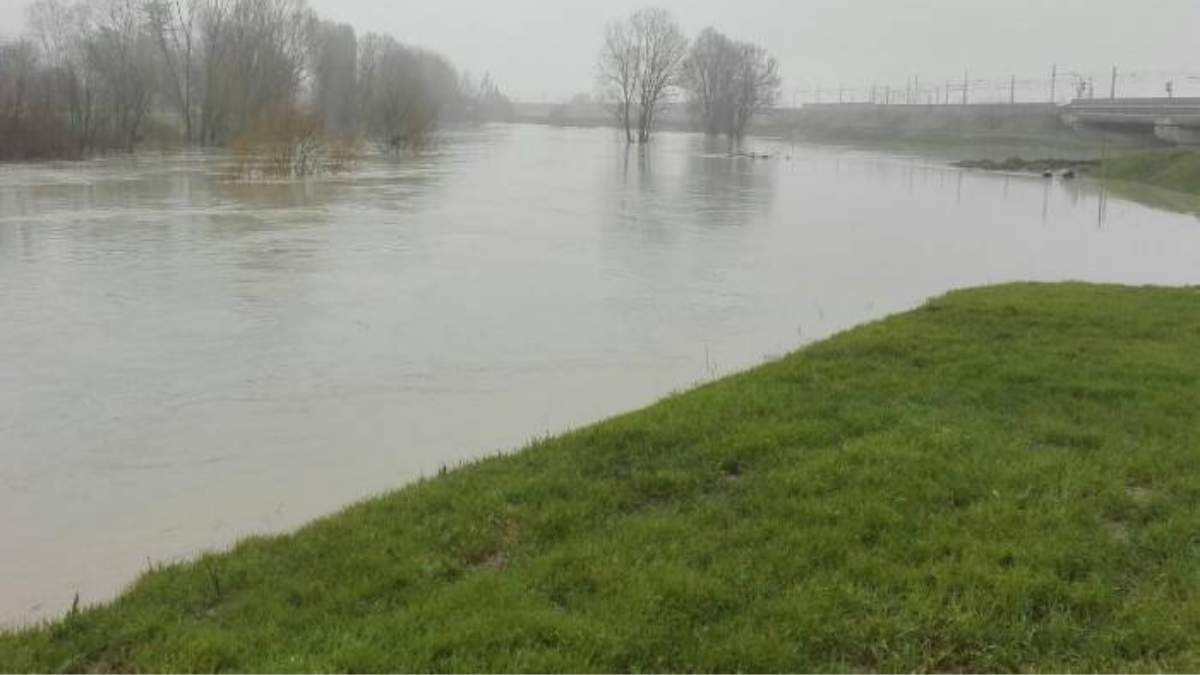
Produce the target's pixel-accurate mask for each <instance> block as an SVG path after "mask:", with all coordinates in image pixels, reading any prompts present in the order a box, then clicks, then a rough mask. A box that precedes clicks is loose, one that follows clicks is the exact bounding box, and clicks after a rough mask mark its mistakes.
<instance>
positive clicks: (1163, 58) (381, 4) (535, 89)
mask: <svg viewBox="0 0 1200 675" xmlns="http://www.w3.org/2000/svg"><path fill="white" fill-rule="evenodd" d="M309 1H310V3H311V4H312V6H313V7H314V8H316V9H317V11H318V12H320V13H321V14H322V15H323V16H325V17H326V18H330V19H334V20H338V21H343V22H347V23H350V24H352V25H354V26H355V27H356V28H357V29H358V30H360V31H368V30H371V31H383V32H388V33H391V34H393V35H395V36H396V37H397V38H399V39H401V40H403V41H406V42H410V43H414V44H419V45H422V46H425V47H429V48H432V49H436V50H438V51H440V52H442V53H444V54H445V55H446V56H448V57H450V58H451V59H452V60H453V61H454V62H455V63H456V64H458V65H459V66H460V67H461V68H463V69H465V70H469V71H471V72H472V73H475V74H482V73H483V72H490V73H492V75H493V77H494V78H495V79H496V80H497V81H498V82H499V83H500V84H501V86H502V87H503V88H504V89H505V90H506V91H507V92H509V93H510V94H512V95H514V96H515V97H517V98H519V99H521V100H541V99H548V100H556V99H562V98H565V97H567V96H569V95H570V94H572V93H574V92H578V91H588V90H591V89H592V85H593V80H594V64H595V57H596V52H597V51H598V49H599V47H600V41H601V35H602V30H603V26H604V24H605V23H606V22H608V21H611V20H613V19H617V18H620V17H622V16H624V15H626V14H628V13H629V12H631V11H633V10H635V9H638V8H640V7H644V6H647V5H649V4H654V5H657V6H660V7H664V8H666V9H668V10H670V11H671V12H673V13H674V14H675V16H676V17H677V18H678V19H679V21H680V23H681V24H682V25H683V26H684V28H685V30H687V32H688V33H689V34H695V33H696V32H698V31H699V30H700V29H702V28H704V27H705V26H709V25H713V26H716V27H718V28H719V29H721V30H723V31H724V32H726V33H728V34H730V35H732V36H734V37H738V38H741V39H749V40H754V41H757V42H760V43H762V44H763V45H765V46H766V47H767V48H768V49H770V50H771V51H772V52H773V53H775V54H776V55H777V56H778V57H779V59H780V61H781V64H782V68H783V73H784V77H785V98H786V99H791V98H792V97H793V96H796V97H797V98H801V99H811V98H812V97H813V95H814V90H815V87H816V86H817V85H820V86H821V87H823V88H824V91H823V94H822V95H823V98H824V99H825V100H830V99H835V98H836V97H837V91H836V90H837V88H838V87H839V85H845V86H846V87H847V88H848V89H851V88H858V89H859V90H860V91H861V90H862V89H865V88H866V87H869V85H870V84H871V83H872V82H878V83H880V84H881V85H882V84H884V83H889V84H892V85H893V86H900V87H902V86H904V83H905V82H906V81H908V80H909V79H910V78H912V77H913V76H920V77H921V78H922V82H925V83H929V84H930V86H933V84H932V83H939V84H940V83H942V82H944V81H945V80H947V79H950V78H953V79H955V80H956V81H961V80H962V77H963V69H964V67H969V68H970V70H971V73H972V78H976V77H978V78H983V79H986V80H988V83H987V84H983V83H979V84H978V85H977V88H978V89H979V92H980V93H979V94H978V95H979V96H980V97H981V98H982V97H984V96H1001V95H1002V94H1001V93H1000V91H999V87H1000V83H1001V82H1002V81H1007V79H1008V77H1009V75H1014V74H1015V75H1017V76H1018V77H1020V78H1021V80H1022V85H1021V89H1022V92H1023V96H1028V97H1034V96H1037V95H1039V92H1041V91H1043V90H1045V89H1047V88H1048V85H1047V84H1046V82H1044V80H1047V79H1048V78H1049V71H1050V69H1051V66H1052V65H1053V64H1056V63H1057V64H1060V67H1061V69H1062V71H1063V73H1064V79H1069V76H1067V75H1065V73H1069V72H1071V71H1076V72H1086V73H1087V74H1090V75H1094V76H1096V78H1097V83H1096V88H1097V90H1098V91H1100V92H1103V93H1105V94H1107V91H1108V74H1107V73H1108V72H1109V69H1110V67H1111V66H1112V65H1114V64H1115V65H1118V66H1120V67H1121V73H1122V78H1121V86H1122V92H1121V93H1147V94H1158V93H1161V92H1162V90H1163V86H1164V84H1165V81H1166V79H1167V78H1168V77H1172V78H1174V79H1176V81H1177V82H1176V84H1177V87H1178V91H1179V92H1180V93H1181V94H1184V95H1195V96H1200V79H1188V77H1187V76H1188V75H1189V74H1194V75H1196V76H1200V40H1198V39H1197V37H1198V35H1200V0H916V1H911V2H902V1H900V0H740V1H738V0H659V1H658V2H655V3H647V2H644V1H639V0H390V1H386V2H385V1H383V0H309ZM25 5H26V1H25V0H0V32H3V33H7V34H12V33H16V32H19V30H20V24H21V17H22V15H23V7H24V6H25ZM1060 91H1061V90H1060Z"/></svg>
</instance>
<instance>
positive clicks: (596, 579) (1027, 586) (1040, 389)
mask: <svg viewBox="0 0 1200 675" xmlns="http://www.w3.org/2000/svg"><path fill="white" fill-rule="evenodd" d="M1198 406H1200V290H1198V289H1176V290H1167V289H1130V288H1120V287H1097V286H1086V285H1076V284H1067V285H1032V284H1022V285H1011V286H1003V287H995V288H989V289H983V290H972V291H964V292H957V293H952V294H950V295H948V296H946V297H944V298H941V299H938V300H935V301H932V302H930V303H929V304H927V305H926V306H925V307H922V308H921V309H919V310H916V311H913V312H911V313H908V314H904V315H901V316H897V317H894V318H891V319H888V320H886V321H883V322H879V323H875V324H872V325H868V326H864V327H862V328H858V329H856V330H853V331H850V332H848V333H846V334H843V335H841V336H839V337H836V338H834V339H832V340H829V341H826V342H824V343H821V344H818V345H816V346H813V347H811V348H808V349H805V350H803V351H801V352H799V353H797V354H794V355H792V356H789V357H787V358H784V359H782V360H780V361H778V362H774V363H771V364H769V365H766V366H763V367H761V368H758V369H756V370H753V371H751V372H747V373H745V374H741V375H737V376H735V377H731V378H728V379H726V380H723V381H720V382H717V383H715V384H712V385H708V386H705V387H702V388H700V389H697V390H695V391H692V392H689V393H686V394H683V395H680V396H677V397H673V398H670V399H668V400H665V401H663V402H662V403H660V404H658V405H655V406H653V407H651V408H649V409H646V410H643V411H641V412H637V413H633V414H630V415H627V416H624V417H620V418H617V419H613V420H610V421H607V422H604V423H602V424H599V425H596V426H594V427H590V428H587V429H584V430H581V431H578V432H575V433H571V434H567V435H564V436H561V437H558V438H555V439H552V440H548V441H545V442H541V443H537V444H535V445H533V446H531V447H529V448H526V449H525V450H524V451H522V452H520V453H518V454H515V455H513V456H508V457H503V458H495V459H490V460H487V461H483V462H480V463H478V464H475V465H472V466H469V467H466V468H463V469H461V470H458V471H453V472H450V473H449V474H447V475H444V476H441V477H438V478H436V479H433V480H428V481H425V482H422V483H419V484H416V485H412V486H410V487H407V488H405V489H403V490H400V491H399V492H396V493H394V494H390V495H388V496H385V497H381V498H378V499H374V500H371V501H369V502H366V503H363V504H360V505H358V506H355V507H353V508H351V509H349V510H347V511H345V512H343V513H341V514H338V515H336V516H332V517H330V518H327V519H324V520H322V521H319V522H317V523H314V524H313V525H311V526H309V527H307V528H305V529H303V530H301V531H300V532H298V533H295V534H293V535H289V536H283V537H273V538H259V539H252V540H249V541H246V542H244V543H242V544H241V545H239V546H237V547H236V548H235V549H233V550H232V551H230V552H228V553H223V554H218V555H209V556H206V557H204V558H203V559H201V560H198V561H196V562H193V563H190V564H183V565H172V566H169V567H164V568H161V569H156V570H154V571H153V572H150V573H148V574H147V575H145V576H144V577H143V578H142V579H140V580H139V581H138V582H137V583H136V585H134V586H133V587H132V588H131V589H130V590H129V592H127V593H126V594H125V595H123V596H122V597H121V598H119V599H118V600H116V601H115V602H113V603H111V604H109V605H106V606H103V607H99V608H92V609H83V610H81V611H79V612H77V613H74V614H73V615H71V616H69V617H67V618H65V619H63V620H61V621H58V622H56V623H53V624H51V625H47V626H43V627H39V628H36V629H33V630H28V631H23V632H18V633H13V634H6V635H3V636H0V670H8V671H23V670H34V671H41V670H48V671H59V670H69V671H109V670H133V671H197V670H198V671H242V670H248V671H279V670H285V671H292V670H300V671H485V670H486V671H518V672H522V671H558V670H562V671H567V672H571V671H622V672H623V671H647V670H652V671H730V672H732V671H830V670H836V671H876V670H881V671H982V672H990V671H1022V670H1036V671H1128V670H1135V671H1158V670H1174V671H1193V670H1196V669H1198V668H1200V410H1198ZM464 423H470V420H464ZM331 451H334V452H336V448H331ZM17 553H18V554H19V552H17Z"/></svg>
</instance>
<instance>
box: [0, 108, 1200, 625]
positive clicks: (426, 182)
mask: <svg viewBox="0 0 1200 675" xmlns="http://www.w3.org/2000/svg"><path fill="white" fill-rule="evenodd" d="M758 150H759V151H760V152H768V153H771V154H772V158H771V159H768V160H763V159H759V160H750V159H731V158H729V157H727V156H724V155H723V154H722V153H720V152H719V151H718V149H716V148H712V147H710V146H709V145H708V144H707V143H706V142H705V141H704V140H703V139H702V138H700V137H696V136H690V135H679V134H664V135H663V136H661V137H660V138H659V140H658V142H656V143H655V144H654V146H653V147H651V148H649V149H647V150H644V151H639V150H637V149H633V150H629V149H627V148H626V147H625V145H624V144H623V142H621V141H620V140H619V139H618V138H617V137H616V136H615V135H614V134H613V133H612V132H611V131H608V130H559V129H548V128H537V127H520V126H512V127H505V126H496V127H488V128H484V129H480V130H476V131H470V132H458V133H452V134H447V135H446V137H445V138H444V139H443V141H442V143H441V144H440V145H439V146H438V149H437V150H436V151H435V152H432V153H430V154H428V155H426V156H423V157H421V158H418V159H408V160H395V161H387V160H383V159H373V160H366V161H364V162H363V163H362V164H361V165H360V166H359V167H358V168H357V170H355V171H354V172H352V173H349V174H344V175H340V176H332V177H325V178H320V179H315V180H309V181H302V182H285V183H277V184H254V185H249V184H245V183H238V182H236V181H231V180H229V178H228V177H227V176H228V173H229V169H230V167H229V165H228V161H227V160H226V159H224V158H222V157H220V156H215V155H173V156H167V157H162V156H149V155H143V156H139V157H136V158H127V157H123V158H111V159H103V160H97V161H92V162H86V163H71V164H47V165H21V166H8V167H4V168H0V623H6V624H9V625H17V624H23V623H26V622H30V621H34V620H37V619H39V618H43V617H47V616H54V615H57V614H60V613H62V612H63V611H65V610H66V609H67V608H68V607H69V606H70V604H71V601H72V598H73V597H74V595H75V593H76V592H78V593H79V594H80V597H81V599H82V601H83V602H84V603H89V602H95V601H100V600H104V599H107V598H109V597H111V596H112V595H113V594H114V593H115V592H117V591H118V590H119V589H120V588H121V587H122V586H123V585H124V584H126V583H128V582H129V581H130V580H131V579H132V578H133V577H134V576H135V575H136V574H137V572H138V571H139V570H141V569H144V568H145V567H146V565H147V560H150V561H154V562H160V561H166V560H172V559H175V558H178V557H181V556H189V555H194V554H195V553H196V552H198V551H200V550H204V549H209V548H219V547H223V546H227V545H229V544H230V543H232V542H233V541H235V540H236V539H238V538H240V537H242V536H245V535H249V534H255V533H262V532H278V531H282V530H286V529H289V528H293V527H296V526H298V525H300V524H302V523H304V522H305V521H307V520H309V519H311V518H314V517H316V516H319V515H322V514H325V513H328V512H330V511H333V510H336V509H338V508H339V507H341V506H344V505H346V504H348V503H350V502H353V501H355V500H357V499H360V498H363V497H366V496H368V495H372V494H376V493H378V492H380V491H383V490H386V489H388V488H391V487H395V486H398V485H401V484H403V483H404V482H405V481H409V480H412V479H414V478H417V477H418V476H420V475H423V474H424V475H429V474H431V473H434V472H436V471H437V470H438V469H439V467H441V466H443V465H454V464H455V463H458V462H460V461H463V460H468V459H471V458H475V457H479V456H481V455H483V454H488V453H493V452H496V451H501V450H507V449H512V448H515V447H518V446H520V445H521V444H523V443H525V442H526V441H528V440H530V439H531V438H534V437H536V436H541V435H544V434H546V433H549V432H555V431H559V430H563V429H566V428H569V427H572V426H577V425H580V424H583V423H587V422H590V421H594V420H597V419H600V418H603V417H605V416H607V415H610V414H613V413H617V412H620V411H624V410H628V409H632V408H636V407H639V406H642V405H644V404H646V403H649V402H652V401H654V400H655V399H657V398H659V397H661V396H663V395H664V394H667V393H670V392H672V391H674V390H678V389H681V388H686V387H688V386H690V385H692V384H695V383H697V382H700V381H703V380H707V379H711V378H713V377H716V376H719V375H722V374H726V373H729V372H731V371H733V370H736V369H740V368H744V367H746V366H750V365H754V364H756V363H759V362H761V361H763V360H764V359H766V358H770V357H772V356H777V355H781V354H783V353H786V352H788V351H790V350H793V349H795V348H797V347H799V346H801V345H803V344H805V343H808V342H810V341H812V340H816V339H819V338H822V337H825V336H828V335H830V334H832V333H834V332H837V331H839V330H842V329H845V328H847V327H850V326H853V325H855V324H858V323H861V322H863V321H867V320H872V319H876V318H880V317H883V316H885V315H887V314H890V313H893V312H897V311H901V310H905V309H908V308H911V307H914V306H915V305H917V304H919V303H921V302H922V301H923V300H925V299H927V298H929V297H930V296H933V295H937V294H940V293H943V292H945V291H947V290H950V289H953V288H957V287H963V286H972V285H981V284H988V283H995V282H1003V281H1009V280H1062V279H1078V280H1087V281H1111V282H1122V283H1132V284H1196V283H1200V222H1198V221H1197V220H1196V219H1195V218H1193V217H1190V216H1182V215H1175V214H1170V213H1166V212H1159V211H1155V210H1152V209H1149V208H1146V207H1142V206H1138V205H1135V204H1132V203H1129V202H1123V201H1120V200H1117V199H1115V198H1114V199H1111V200H1107V205H1105V203H1104V202H1103V201H1102V200H1101V198H1100V194H1099V192H1098V190H1097V188H1096V187H1095V186H1093V185H1090V184H1088V183H1085V182H1075V183H1065V182H1061V181H1055V182H1048V181H1044V180H1042V179H1041V178H1026V177H1006V176H998V175H988V174H978V173H967V172H963V171H959V170H956V169H951V168H948V167H944V166H940V165H939V164H938V163H936V162H931V161H928V160H917V159H908V158H902V157H889V156H883V155H875V154H870V153H865V152H860V151H848V150H838V149H830V148H815V147H805V146H798V147H793V146H791V145H786V144H773V143H769V142H766V141H761V142H758Z"/></svg>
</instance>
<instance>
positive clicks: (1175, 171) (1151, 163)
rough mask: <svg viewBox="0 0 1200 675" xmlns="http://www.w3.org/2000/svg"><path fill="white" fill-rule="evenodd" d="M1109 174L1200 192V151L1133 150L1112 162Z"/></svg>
mask: <svg viewBox="0 0 1200 675" xmlns="http://www.w3.org/2000/svg"><path fill="white" fill-rule="evenodd" d="M1105 175H1106V176H1107V177H1108V178H1110V179H1112V180H1118V181H1127V182H1134V183H1145V184H1147V185H1154V186H1157V187H1161V188H1166V189H1168V190H1175V191H1177V192H1186V193H1188V194H1192V195H1198V196H1200V152H1196V151H1194V150H1170V151H1154V152H1135V153H1130V154H1127V155H1122V156H1120V157H1118V158H1116V159H1114V160H1112V161H1111V162H1109V164H1108V167H1107V168H1106V170H1105Z"/></svg>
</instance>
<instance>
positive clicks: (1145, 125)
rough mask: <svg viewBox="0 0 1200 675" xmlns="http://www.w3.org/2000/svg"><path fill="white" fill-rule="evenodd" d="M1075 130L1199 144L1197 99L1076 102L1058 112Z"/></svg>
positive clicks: (1199, 100) (1089, 100)
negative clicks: (1117, 133) (1119, 133)
mask: <svg viewBox="0 0 1200 675" xmlns="http://www.w3.org/2000/svg"><path fill="white" fill-rule="evenodd" d="M1061 112H1062V118H1063V121H1064V122H1066V123H1067V124H1069V125H1071V126H1073V127H1075V128H1090V129H1106V130H1110V131H1117V132H1124V133H1133V134H1153V135H1154V136H1157V137H1158V138H1159V139H1161V140H1164V141H1168V142H1171V143H1176V144H1179V145H1200V98H1116V99H1079V100H1075V101H1072V102H1071V103H1070V105H1067V106H1064V107H1063V108H1062V109H1061Z"/></svg>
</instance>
